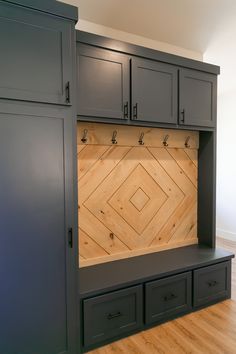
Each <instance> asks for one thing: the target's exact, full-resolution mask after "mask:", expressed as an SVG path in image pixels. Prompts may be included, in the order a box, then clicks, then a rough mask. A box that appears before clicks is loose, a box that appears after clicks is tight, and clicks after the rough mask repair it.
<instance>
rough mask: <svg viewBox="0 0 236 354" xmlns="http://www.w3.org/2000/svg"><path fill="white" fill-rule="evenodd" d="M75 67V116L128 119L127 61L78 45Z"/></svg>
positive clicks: (116, 55) (123, 57)
mask: <svg viewBox="0 0 236 354" xmlns="http://www.w3.org/2000/svg"><path fill="white" fill-rule="evenodd" d="M77 65H78V88H77V90H78V91H77V103H78V108H77V113H78V115H80V116H89V117H102V118H116V119H128V117H129V82H130V78H129V58H128V57H127V56H126V55H123V54H119V53H115V52H112V51H109V50H105V49H98V48H95V47H91V46H86V45H83V44H81V43H79V44H77Z"/></svg>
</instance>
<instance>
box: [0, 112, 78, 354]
mask: <svg viewBox="0 0 236 354" xmlns="http://www.w3.org/2000/svg"><path fill="white" fill-rule="evenodd" d="M0 107H1V111H2V106H0ZM17 110H18V111H20V110H23V109H22V106H21V107H20V106H18V107H17V109H16V111H17ZM71 131H72V128H71V124H68V122H67V121H66V120H64V119H63V118H62V117H58V118H53V117H47V116H34V115H29V114H28V113H27V114H23V113H22V114H17V112H16V113H15V114H9V113H7V114H4V113H1V114H0V164H1V174H0V186H1V188H0V233H1V247H0V283H1V289H0V297H1V301H0V313H1V321H0V353H4V354H13V353H20V354H33V353H34V354H59V353H60V354H62V353H63V354H69V353H70V354H72V353H73V354H76V350H75V345H74V343H73V340H74V339H73V338H72V337H73V333H72V332H73V331H74V329H75V326H76V322H75V313H76V307H75V303H74V300H73V299H74V298H75V297H76V288H75V286H74V285H73V282H74V280H73V279H74V275H73V274H74V272H75V271H74V270H73V269H75V264H74V263H75V262H74V257H73V249H72V248H70V245H69V244H68V230H69V228H70V227H71V225H72V224H73V220H72V219H73V209H72V195H71V189H72V187H71V186H72V184H73V183H72V171H71V160H72V149H71V147H70V146H71Z"/></svg>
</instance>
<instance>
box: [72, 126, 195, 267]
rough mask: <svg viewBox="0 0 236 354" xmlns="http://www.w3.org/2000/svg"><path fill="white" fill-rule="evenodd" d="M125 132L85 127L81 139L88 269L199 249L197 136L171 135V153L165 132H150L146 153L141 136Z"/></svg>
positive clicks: (82, 249)
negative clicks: (188, 248) (159, 253)
mask: <svg viewBox="0 0 236 354" xmlns="http://www.w3.org/2000/svg"><path fill="white" fill-rule="evenodd" d="M120 127H121V130H120ZM123 128H124V127H123V126H110V125H105V124H93V123H79V128H78V138H80V139H81V136H82V135H81V134H82V133H83V131H84V129H86V131H87V132H88V133H87V137H88V141H87V143H86V144H83V143H81V144H78V189H79V208H78V212H79V236H80V237H79V253H80V256H81V258H80V266H81V267H83V266H88V265H92V264H97V263H103V262H107V261H111V260H115V259H122V258H126V257H130V256H135V255H140V254H145V253H150V252H156V251H160V250H164V249H170V248H175V247H181V246H185V245H190V244H195V243H197V242H198V239H197V148H196V147H198V133H196V132H187V133H186V132H184V131H174V130H171V131H170V132H169V131H168V135H169V139H168V143H169V145H168V147H164V146H163V144H162V141H161V139H160V138H163V136H164V133H165V134H167V132H166V130H164V129H157V128H144V129H146V137H145V145H139V144H138V143H137V142H136V143H135V141H136V140H137V136H138V134H137V132H139V131H138V129H141V128H138V127H125V129H123ZM114 130H116V131H117V139H118V136H119V142H118V143H117V144H114V145H113V144H112V143H111V142H109V139H108V138H110V137H111V133H112V131H114ZM142 130H143V128H142ZM186 134H192V135H191V138H190V140H189V144H191V142H192V147H191V148H186V147H185V145H184V143H185V139H186ZM144 136H145V135H144ZM105 139H108V141H107V143H105ZM135 139H136V140H135ZM158 139H159V140H158ZM181 139H182V140H181ZM78 142H80V140H79V141H78ZM171 144H172V146H171ZM180 146H181V147H180ZM190 146H191V145H190Z"/></svg>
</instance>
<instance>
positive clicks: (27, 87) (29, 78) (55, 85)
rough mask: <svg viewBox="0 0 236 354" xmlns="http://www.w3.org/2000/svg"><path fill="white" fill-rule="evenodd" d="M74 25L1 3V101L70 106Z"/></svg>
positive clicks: (43, 14)
mask: <svg viewBox="0 0 236 354" xmlns="http://www.w3.org/2000/svg"><path fill="white" fill-rule="evenodd" d="M71 28H72V27H71V23H70V21H67V20H64V19H61V18H58V17H56V16H55V17H53V16H51V15H48V14H45V13H40V12H36V11H34V10H30V9H26V8H21V7H19V6H16V5H9V4H7V3H6V4H4V2H2V1H1V2H0V53H1V55H0V78H1V79H0V98H7V99H14V100H24V101H35V102H48V103H55V104H70V97H69V82H70V80H71V68H72V60H71V57H72V54H71Z"/></svg>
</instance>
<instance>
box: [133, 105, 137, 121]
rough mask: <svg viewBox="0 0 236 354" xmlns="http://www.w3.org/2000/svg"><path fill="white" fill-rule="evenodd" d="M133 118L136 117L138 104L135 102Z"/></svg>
mask: <svg viewBox="0 0 236 354" xmlns="http://www.w3.org/2000/svg"><path fill="white" fill-rule="evenodd" d="M133 118H134V119H138V104H137V103H135V105H134V107H133Z"/></svg>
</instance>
